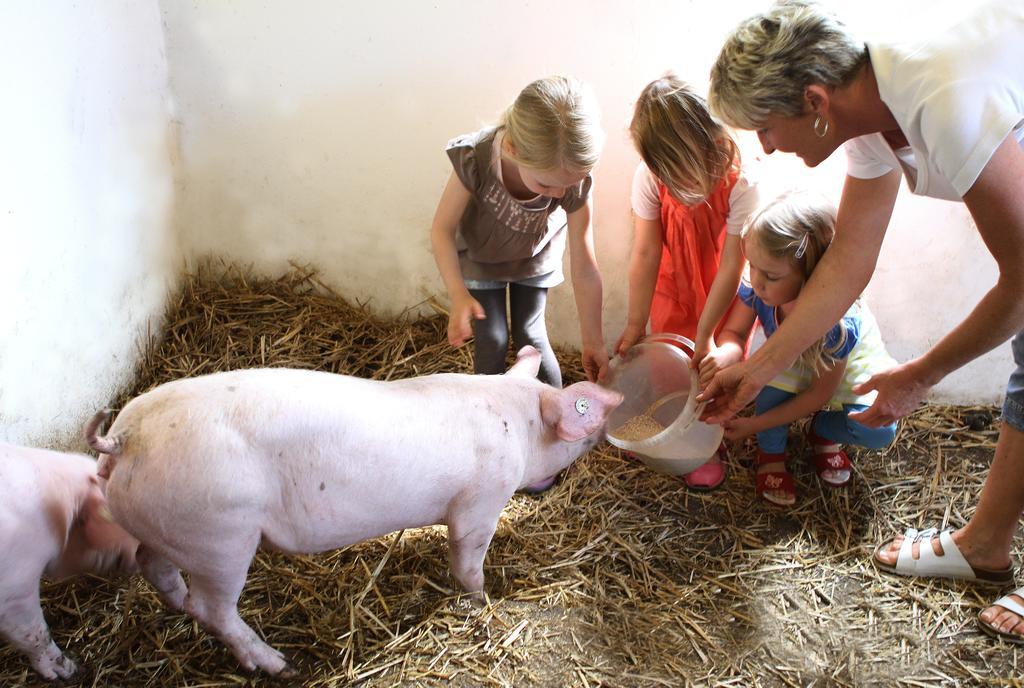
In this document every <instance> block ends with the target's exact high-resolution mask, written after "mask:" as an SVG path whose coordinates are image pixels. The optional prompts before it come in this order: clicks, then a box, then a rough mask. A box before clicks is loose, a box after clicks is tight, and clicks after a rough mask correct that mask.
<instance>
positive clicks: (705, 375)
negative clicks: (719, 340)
mask: <svg viewBox="0 0 1024 688" xmlns="http://www.w3.org/2000/svg"><path fill="white" fill-rule="evenodd" d="M695 353H696V352H695ZM740 358H742V355H741V354H740V353H739V352H737V351H734V350H733V349H731V348H726V347H722V346H716V347H715V348H714V349H712V350H711V351H708V352H707V354H706V355H705V356H704V357H703V359H702V360H701V362H700V367H699V369H698V370H699V372H700V388H701V391H703V390H704V389H705V388H707V386H708V383H709V382H711V379H712V378H714V377H715V375H716V374H717V373H718V372H719V371H720V370H724V369H725V368H728V367H729V366H731V365H732V364H734V363H738V362H739V360H740Z"/></svg>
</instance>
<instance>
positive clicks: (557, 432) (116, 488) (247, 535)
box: [86, 347, 622, 674]
mask: <svg viewBox="0 0 1024 688" xmlns="http://www.w3.org/2000/svg"><path fill="white" fill-rule="evenodd" d="M539 364H540V354H539V353H538V352H537V350H536V349H534V348H533V347H524V349H523V350H522V351H520V352H519V356H518V360H517V362H516V364H515V365H514V366H513V367H512V369H510V370H509V371H508V373H506V374H505V375H458V374H443V375H431V376H426V377H420V378H412V379H407V380H398V381H394V382H377V381H371V380H365V379H360V378H355V377H348V376H344V375H333V374H330V373H322V372H313V371H308V370H288V369H255V370H239V371H234V372H228V373H215V374H213V375H207V376H204V377H197V378H192V379H185V380H178V381H175V382H170V383H168V384H165V385H161V386H160V387H157V388H156V389H154V390H151V391H149V392H147V393H145V394H143V395H141V396H139V397H137V398H135V399H134V400H132V401H131V402H130V403H129V404H127V405H126V406H125V407H124V409H123V410H122V411H121V413H120V414H119V415H118V417H117V420H116V421H115V422H114V424H113V426H112V427H111V428H110V431H109V433H108V434H107V436H106V437H96V436H95V428H97V427H98V426H99V425H100V424H101V423H102V422H103V420H104V419H105V412H101V413H100V414H97V417H96V418H95V419H94V421H93V422H92V423H91V424H90V429H89V430H87V433H86V438H87V440H88V441H89V444H90V445H91V446H92V447H93V448H94V449H96V450H97V451H99V452H101V453H102V454H104V455H105V456H101V457H100V461H101V463H100V465H101V469H100V473H101V475H105V476H109V479H110V481H109V484H108V486H107V498H108V499H109V500H110V508H111V510H112V511H113V513H114V516H115V517H116V518H117V519H118V520H119V521H121V522H122V523H126V524H130V525H129V529H130V530H131V533H132V534H133V535H134V536H135V537H137V538H139V540H140V541H141V542H142V545H141V547H140V549H139V555H138V556H139V563H140V566H141V568H142V573H143V575H144V576H145V577H146V579H147V580H149V581H150V582H151V583H152V584H153V585H154V586H155V587H156V588H157V590H158V591H159V592H160V594H161V596H162V597H163V599H164V601H165V602H166V603H167V604H168V605H170V606H171V607H173V608H175V609H184V610H185V611H187V612H188V613H189V614H191V615H192V616H193V617H194V618H195V619H197V620H198V621H199V622H200V623H201V624H202V625H203V626H204V627H205V628H207V629H208V630H209V631H210V632H212V633H213V634H215V635H216V636H217V637H218V638H219V639H220V640H221V641H222V642H224V643H225V644H226V645H227V646H228V647H229V648H230V649H231V651H232V652H233V653H234V654H235V657H236V658H237V659H238V661H239V662H240V663H241V664H242V666H244V667H245V668H246V669H249V670H254V669H256V668H257V667H259V668H261V669H263V670H265V671H268V672H270V673H272V674H290V673H292V670H291V668H290V667H289V666H288V664H287V663H286V662H285V660H284V657H283V655H282V654H281V653H280V652H278V651H277V650H275V649H273V648H272V647H270V646H269V645H267V644H266V643H265V642H263V640H262V639H260V638H259V636H257V635H256V633H255V632H254V631H253V630H252V629H251V628H250V627H249V626H248V625H246V624H245V622H243V621H242V619H241V618H240V617H239V616H238V609H237V603H238V598H239V595H240V594H241V592H242V588H243V587H244V585H245V579H246V574H247V572H248V569H249V564H250V562H251V561H252V558H253V555H254V554H255V552H256V550H257V548H258V547H261V546H262V547H267V548H272V549H275V550H279V551H283V552H290V553H310V552H321V551H325V550H330V549H336V548H338V547H344V546H346V545H350V544H353V543H356V542H360V541H362V540H365V539H367V538H371V537H377V536H380V535H384V534H386V533H390V532H392V531H395V530H399V529H402V528H414V527H419V526H427V525H433V524H441V523H443V524H446V525H447V526H448V547H449V551H448V559H449V565H450V568H451V572H452V574H453V576H454V577H455V579H456V580H457V581H458V583H459V584H460V585H461V586H462V587H463V588H464V589H465V590H467V591H468V592H470V593H472V594H473V595H474V596H475V597H476V598H478V599H482V598H483V590H484V573H483V560H484V554H485V553H486V552H487V547H488V545H489V544H490V542H491V537H492V536H493V535H494V530H495V527H496V526H497V523H498V517H499V516H500V514H501V511H502V509H503V508H504V507H505V504H506V503H507V502H508V500H509V498H510V497H511V496H512V493H513V492H515V491H516V490H517V489H519V488H521V487H523V486H526V485H530V484H533V483H536V482H538V481H540V480H542V479H544V478H547V477H549V476H552V475H554V474H556V473H557V472H558V471H560V470H562V469H564V468H566V467H567V466H569V465H570V464H571V463H572V462H573V461H574V460H575V459H576V458H577V457H579V456H580V455H582V454H583V453H584V452H586V451H587V450H589V449H590V448H591V447H593V446H594V445H595V444H597V442H598V441H599V440H600V439H601V438H602V437H603V434H602V433H601V430H602V428H603V427H604V423H605V419H606V418H607V416H608V413H609V412H610V411H611V410H612V409H614V408H615V407H616V406H617V405H618V404H619V403H620V402H621V401H622V397H621V395H620V394H619V393H617V392H613V391H610V390H606V389H604V388H602V387H599V386H597V385H594V384H591V383H589V382H581V383H578V384H575V385H572V386H571V387H568V388H566V389H563V390H559V389H555V388H553V387H549V386H547V385H545V384H543V383H541V382H540V381H538V380H537V379H536V375H537V368H538V366H539ZM179 569H181V570H185V571H187V572H188V573H189V575H190V584H189V588H188V589H187V590H186V587H185V583H184V581H183V580H182V577H181V575H180V571H179Z"/></svg>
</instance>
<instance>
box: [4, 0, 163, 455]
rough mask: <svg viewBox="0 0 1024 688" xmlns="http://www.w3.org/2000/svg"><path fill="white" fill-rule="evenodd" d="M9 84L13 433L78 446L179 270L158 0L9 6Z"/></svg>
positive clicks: (7, 419)
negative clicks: (83, 430)
mask: <svg viewBox="0 0 1024 688" xmlns="http://www.w3.org/2000/svg"><path fill="white" fill-rule="evenodd" d="M0 83H2V84H3V85H4V105H3V108H2V109H0V150H2V151H3V162H2V163H0V235H2V238H0V246H2V249H0V293H2V294H3V298H2V299H0V439H2V440H6V441H10V442H16V443H25V444H41V445H50V446H57V445H66V444H73V443H75V442H76V441H77V438H78V436H79V434H80V433H81V427H82V423H83V421H84V420H86V419H87V418H88V417H89V416H91V415H92V413H93V412H95V411H96V410H97V409H99V408H102V406H103V405H105V404H107V403H109V401H110V399H111V398H112V397H113V396H114V395H115V393H116V392H117V391H118V390H119V389H120V387H121V386H122V385H124V384H126V383H128V382H129V381H130V379H131V375H132V369H133V366H134V364H135V362H136V360H137V357H138V353H139V350H138V345H139V343H140V340H141V339H142V337H143V336H144V335H145V333H146V325H147V322H149V321H150V319H152V318H159V316H160V315H161V314H162V312H163V308H164V304H165V302H166V296H167V290H168V287H169V284H170V282H171V281H172V274H173V273H174V272H175V271H176V270H178V269H180V257H179V252H178V247H177V242H176V241H175V240H174V239H173V237H172V228H171V221H170V212H171V209H172V204H171V197H172V193H173V189H172V179H171V166H170V162H169V156H168V145H167V144H168V142H167V131H168V121H169V109H168V98H167V62H166V56H165V53H164V43H163V35H162V29H161V24H160V13H159V8H158V6H157V3H156V0H149V1H148V2H138V1H130V0H102V1H100V2H90V3H78V4H70V3H66V2H61V1H59V0H50V1H47V2H33V3H27V2H26V3H4V4H3V5H0ZM157 325H159V323H158V322H157Z"/></svg>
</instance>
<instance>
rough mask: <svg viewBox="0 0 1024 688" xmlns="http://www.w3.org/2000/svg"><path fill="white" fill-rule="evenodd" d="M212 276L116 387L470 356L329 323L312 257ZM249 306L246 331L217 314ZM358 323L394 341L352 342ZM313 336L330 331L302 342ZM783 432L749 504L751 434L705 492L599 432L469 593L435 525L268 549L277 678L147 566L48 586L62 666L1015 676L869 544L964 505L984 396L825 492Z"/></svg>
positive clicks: (99, 672)
mask: <svg viewBox="0 0 1024 688" xmlns="http://www.w3.org/2000/svg"><path fill="white" fill-rule="evenodd" d="M210 280H211V278H209V277H204V276H196V277H193V278H192V280H191V281H190V282H189V283H188V284H186V286H185V290H184V292H183V295H182V297H181V298H180V299H179V300H178V301H177V303H176V304H175V307H174V309H172V312H171V313H170V314H169V316H168V319H169V322H170V323H171V325H172V327H171V329H170V330H169V334H168V336H167V337H166V338H165V341H164V342H163V343H162V344H161V345H160V348H159V349H157V350H155V351H153V352H150V353H149V354H148V357H147V367H146V369H145V370H143V371H140V382H139V385H137V386H136V388H135V389H134V390H131V391H130V392H128V393H127V394H126V396H130V395H131V394H134V393H137V392H139V391H142V390H144V389H146V388H148V387H150V386H152V385H153V384H156V383H158V382H160V381H162V380H163V379H171V378H173V377H176V376H180V375H182V374H197V373H203V372H212V370H218V369H222V368H224V367H244V366H248V365H253V364H254V362H253V361H254V360H255V364H256V365H259V364H261V363H262V364H266V365H301V366H302V367H321V368H323V369H328V370H334V371H335V372H349V373H355V374H364V375H368V374H373V373H368V372H367V371H383V370H385V369H387V370H388V372H387V374H386V377H392V376H394V377H399V376H405V375H411V374H417V373H424V372H433V371H434V368H436V367H437V366H436V365H435V364H432V363H429V362H430V361H436V360H437V359H439V358H440V359H443V360H442V362H441V364H440V367H442V368H446V369H449V370H453V369H455V370H467V369H468V368H467V366H468V358H467V357H466V355H465V353H464V352H456V353H454V354H452V353H451V352H448V351H447V350H446V345H444V346H441V347H438V343H439V342H443V335H442V333H443V329H444V318H443V317H441V316H438V317H434V318H428V319H426V320H422V321H417V322H415V323H410V322H408V321H402V322H394V323H393V322H391V321H376V320H373V321H362V320H360V318H363V317H371V315H367V314H368V313H369V311H366V309H363V308H362V307H359V306H352V305H351V304H344V306H343V308H344V309H348V310H345V311H344V312H345V313H350V312H358V313H363V315H358V316H350V315H346V316H344V318H348V319H349V320H348V321H346V322H345V323H341V324H338V321H340V320H343V319H344V318H343V317H342V316H341V315H338V314H337V313H336V314H335V315H333V316H331V317H333V318H335V319H334V320H333V321H332V320H330V318H327V316H324V315H322V313H321V311H319V310H317V309H322V308H328V309H330V308H336V307H337V308H339V309H341V308H342V306H340V305H337V304H341V303H343V302H341V301H340V300H339V299H337V297H335V296H333V295H330V294H324V291H323V289H322V287H320V286H318V285H317V284H316V282H315V278H313V277H312V276H311V274H310V273H309V272H304V273H300V274H297V275H296V274H292V275H290V276H288V277H286V278H282V279H281V280H277V281H259V280H249V281H247V282H244V283H243V284H241V285H240V283H239V280H238V279H237V278H236V279H234V280H229V281H227V282H225V281H224V280H223V279H221V280H220V281H214V282H211V281H210ZM239 293H242V294H243V296H241V297H240V296H239V295H238V294H239ZM256 303H259V304H263V306H265V307H266V309H268V311H269V312H270V314H269V315H266V314H265V313H263V312H262V311H261V310H260V308H256V306H255V305H254V304H256ZM311 303H312V304H313V305H310V304H311ZM261 308H262V307H261ZM232 309H234V310H232ZM340 312H341V311H340V310H339V311H338V313H340ZM325 318H327V319H328V320H329V322H328V323H327V324H326V325H325V324H323V323H322V322H321V323H320V324H319V325H316V326H314V324H312V320H316V321H318V322H319V321H322V320H324V319H325ZM243 320H244V321H245V324H246V327H248V328H250V329H249V330H247V331H248V332H249V334H245V333H244V332H243V331H242V330H240V329H237V328H236V329H231V328H235V327H236V326H239V323H240V322H241V321H243ZM218 322H219V323H221V325H226V326H227V331H228V334H227V335H225V334H224V330H223V329H221V330H217V329H216V327H219V325H218ZM295 323H307V324H306V325H302V324H299V325H296V324H295ZM196 327H200V328H206V329H204V330H202V331H194V328H196ZM211 328H213V329H211ZM275 328H277V329H276V332H277V333H276V334H274V332H275ZM325 328H327V329H330V328H334V330H337V332H335V333H334V334H329V335H328V334H324V329H325ZM346 328H348V329H347V330H346ZM342 330H345V331H346V332H347V334H343V333H341V331H342ZM253 331H260V332H264V331H265V332H267V333H268V334H266V335H265V336H263V335H260V336H253V335H252V334H251V332H253ZM332 331H333V330H332ZM367 332H370V333H373V334H374V336H379V337H380V340H379V341H381V342H384V341H387V342H394V344H388V345H387V346H384V345H379V344H378V343H375V342H373V341H369V340H365V339H360V337H364V335H366V333H367ZM288 333H291V334H290V335H289V334H288ZM309 342H320V344H317V346H316V347H312V348H308V351H307V349H306V348H302V347H307V344H309ZM324 342H327V344H324ZM317 347H319V348H317ZM324 347H327V348H324ZM330 347H334V348H333V349H331V348H330ZM241 349H245V352H247V353H245V355H242V353H240V351H241ZM300 349H301V351H300ZM378 349H379V351H378ZM374 352H377V353H374ZM300 354H301V356H304V357H305V358H301V359H300V358H297V357H299V356H300ZM370 354H373V355H370ZM560 355H561V356H562V359H563V364H564V369H565V370H566V371H568V376H567V377H568V378H569V379H567V381H566V382H567V383H568V382H570V381H572V379H578V378H579V367H578V363H577V362H576V360H575V356H574V354H572V353H571V352H561V353H560ZM254 356H255V357H256V358H255V359H254V358H253V357H254ZM374 356H377V358H376V359H375V358H373V357H374ZM445 356H447V357H448V358H444V357H445ZM300 360H303V361H306V363H301V364H300V363H298V361H300ZM211 361H213V362H211ZM388 361H390V362H391V363H394V362H402V366H401V367H399V366H395V365H393V366H392V368H390V369H388V368H387V366H388V365H389V364H388V363H387V362H388ZM357 363H358V366H364V367H363V368H359V367H358V366H356V364H357ZM432 365H433V366H434V368H432V367H431V366H432ZM795 430H796V431H795V432H794V433H793V438H792V442H791V455H792V457H793V459H794V460H793V461H792V462H791V463H792V467H793V469H794V471H795V473H796V477H797V486H798V490H799V497H798V502H797V505H796V507H795V508H792V509H789V510H780V509H771V508H769V507H768V506H766V505H765V504H763V503H761V502H760V501H757V500H755V499H754V487H753V484H754V483H753V475H752V470H751V469H750V468H749V467H748V466H747V465H746V462H745V460H746V458H747V456H748V455H749V454H750V453H751V451H752V449H751V447H750V446H749V445H748V446H742V447H735V448H734V449H733V452H732V456H731V457H730V458H729V462H728V465H729V478H728V480H727V482H726V484H725V485H724V486H723V488H721V489H719V490H717V491H715V492H713V493H710V494H706V495H705V494H696V493H691V492H688V491H686V490H685V489H684V487H683V484H682V481H681V480H680V479H678V478H672V477H666V476H662V475H659V474H656V473H653V472H651V471H650V470H648V469H646V468H645V467H643V466H642V465H640V464H638V463H636V462H635V461H632V460H630V459H627V458H624V457H623V456H622V455H621V454H620V453H619V451H618V450H616V449H613V448H611V447H609V446H608V445H601V446H600V447H599V448H598V449H597V450H595V451H593V452H591V453H590V454H588V455H587V456H585V457H583V458H582V459H581V460H579V461H578V462H577V463H576V464H575V465H574V466H573V467H572V468H571V469H570V470H568V471H567V472H566V474H565V475H564V476H563V477H562V479H561V480H560V482H559V483H558V485H557V486H556V487H555V488H553V489H552V490H550V491H549V492H547V493H545V494H543V495H540V496H535V497H530V496H525V495H517V496H515V497H514V498H513V499H512V501H511V502H510V504H509V506H508V508H507V509H506V511H505V514H504V516H503V519H502V522H501V524H500V525H499V529H498V532H497V534H496V536H495V538H494V541H493V543H492V545H491V547H490V550H489V553H488V556H487V559H486V562H485V573H486V576H487V590H488V593H489V596H490V603H489V604H488V605H487V606H485V607H483V608H476V607H474V606H472V605H470V604H468V603H467V602H465V601H464V600H462V599H461V598H459V597H458V596H456V595H454V594H453V593H452V591H451V589H450V587H449V586H450V585H451V582H450V579H449V577H448V573H447V563H446V545H445V538H444V529H443V528H441V527H435V528H426V529H418V530H409V531H404V532H402V533H396V534H392V535H390V536H387V537H384V538H381V539H378V540H372V541H368V542H365V543H362V544H360V545H356V546H353V547H349V548H346V549H343V550H338V551H334V552H328V553H324V554H320V555H314V556H308V557H284V556H280V555H277V554H268V553H261V554H259V555H258V557H257V559H256V561H255V562H254V564H253V567H252V570H251V573H250V578H249V581H248V585H247V587H246V589H245V591H244V593H243V596H242V600H241V601H240V608H241V613H242V616H243V618H244V619H245V620H246V621H248V622H249V623H250V624H251V625H252V626H253V627H254V628H256V630H257V632H259V633H260V634H262V635H263V636H264V637H265V638H266V639H267V641H268V642H269V643H270V644H271V645H274V646H275V647H277V648H278V649H280V650H281V651H283V652H284V653H285V655H286V657H287V658H288V659H289V661H290V662H292V663H293V664H294V665H295V666H296V668H297V669H298V670H299V672H300V676H299V678H298V679H295V680H291V681H281V680H276V679H270V678H266V677H262V676H257V677H251V676H248V675H246V674H245V673H244V672H242V671H241V670H240V669H239V668H238V665H237V663H236V662H235V661H234V658H233V657H232V656H231V654H230V653H229V652H228V651H227V650H226V649H225V648H224V647H223V646H222V645H221V644H220V643H219V642H217V641H216V640H215V639H213V638H212V637H211V636H210V635H209V634H207V633H206V632H205V631H204V630H202V629H201V628H199V627H197V625H196V624H195V623H193V622H192V620H191V619H190V618H188V617H186V616H184V615H181V614H175V613H170V612H168V611H167V610H166V609H164V608H163V607H162V605H161V604H160V602H159V601H158V600H157V598H156V596H155V595H154V593H153V591H152V589H151V588H150V587H149V586H148V584H146V583H145V582H144V581H143V580H141V579H132V580H128V581H114V582H108V581H104V580H100V579H97V578H92V577H83V578H79V579H77V580H75V581H72V582H70V583H49V582H46V583H44V584H43V598H44V599H43V606H44V611H45V613H46V616H47V619H48V620H49V622H50V624H51V628H52V631H53V636H54V639H55V640H56V642H57V643H58V644H59V645H60V646H61V647H63V648H65V649H67V650H68V652H69V654H70V655H71V656H72V657H73V658H74V659H75V660H76V661H78V662H79V664H80V666H81V670H80V673H79V675H78V676H77V677H76V678H75V679H74V680H73V681H71V682H70V683H71V684H73V685H82V686H146V685H150V686H164V685H167V686H171V685H173V686H195V687H199V686H203V687H207V686H209V687H212V686H236V685H240V684H244V685H267V686H270V685H304V686H348V685H364V686H442V685H454V686H480V685H493V686H516V687H517V688H518V687H529V686H552V687H555V686H558V687H561V686H624V687H625V686H690V685H693V686H744V687H746V686H983V685H984V686H998V685H1005V686H1012V685H1016V686H1019V685H1022V678H1024V648H1018V647H1014V646H1010V645H1006V644H1000V643H997V642H994V641H992V640H991V639H989V638H988V637H987V636H985V635H983V634H982V633H980V632H979V631H978V630H977V629H976V625H975V617H976V615H977V612H978V611H979V609H981V608H982V607H983V606H984V605H985V603H986V602H988V601H989V600H991V599H994V597H995V594H994V593H992V592H986V591H984V590H976V589H974V588H972V587H971V586H968V585H963V584H953V583H941V582H934V581H932V582H915V581H909V580H906V579H902V578H897V577H892V576H889V575H886V574H883V573H879V572H878V571H876V570H875V568H874V567H873V566H872V565H871V562H870V558H871V551H872V549H873V548H874V547H875V546H876V545H877V544H878V543H879V542H881V541H882V540H883V539H885V538H888V537H890V536H891V535H892V534H893V533H895V532H898V531H902V530H903V529H904V528H905V527H906V526H916V527H924V526H930V525H939V526H942V525H950V526H956V525H959V524H961V523H963V522H964V521H965V520H966V519H967V518H968V517H969V516H970V515H971V513H972V509H973V505H974V504H975V502H976V500H977V496H978V494H979V491H980V489H981V485H982V482H983V480H984V478H985V475H986V472H987V467H988V462H989V461H990V460H991V456H992V448H993V446H994V441H995V437H996V433H997V430H998V417H997V411H996V409H992V408H984V407H975V408H969V409H965V408H948V407H937V406H928V407H925V408H923V409H922V410H921V411H919V412H918V413H917V414H915V415H914V416H912V417H911V418H909V419H907V420H905V421H904V422H903V423H902V424H901V430H900V433H899V435H898V437H897V440H896V442H895V443H894V444H893V446H892V447H891V448H890V449H889V450H888V451H885V452H865V453H854V455H853V459H854V463H855V465H856V476H855V479H854V482H853V484H852V486H851V487H850V488H848V489H845V490H826V489H823V488H822V487H820V486H819V484H818V482H817V479H816V477H815V476H814V473H813V471H812V470H811V469H810V468H808V467H807V465H806V464H805V463H804V462H803V461H802V460H801V458H802V457H803V456H804V455H805V454H806V446H805V444H804V441H803V439H802V434H801V429H800V428H796V429H795ZM1021 545H1022V541H1021V540H1020V539H1018V540H1017V541H1016V550H1015V556H1016V557H1017V558H1018V559H1019V557H1020V555H1021V551H1022V547H1021ZM8 556H10V555H9V554H8ZM22 685H28V686H35V685H43V684H42V683H41V682H39V681H38V680H37V679H36V678H35V676H34V674H33V673H32V672H31V670H30V669H29V667H28V663H27V662H26V661H24V660H23V658H22V657H20V656H19V655H17V654H16V653H15V652H14V651H13V650H12V649H11V648H10V647H8V646H0V686H22Z"/></svg>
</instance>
